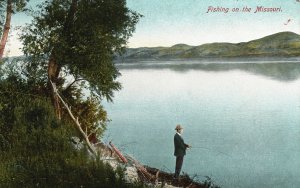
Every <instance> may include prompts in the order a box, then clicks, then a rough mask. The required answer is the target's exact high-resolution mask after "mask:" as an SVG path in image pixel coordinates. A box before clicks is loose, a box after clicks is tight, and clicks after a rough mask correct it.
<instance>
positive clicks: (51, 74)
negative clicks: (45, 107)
mask: <svg viewBox="0 0 300 188" xmlns="http://www.w3.org/2000/svg"><path fill="white" fill-rule="evenodd" d="M53 54H54V52H52V54H51V56H50V59H49V63H48V88H49V89H50V91H51V101H52V104H53V106H54V109H55V114H56V116H57V118H58V119H61V107H60V104H59V99H58V98H57V95H56V94H55V91H54V89H56V87H57V81H58V76H59V72H60V69H61V67H60V66H59V65H58V64H57V62H56V59H55V56H54V55H53ZM50 82H52V83H53V86H54V87H52V85H51V84H50Z"/></svg>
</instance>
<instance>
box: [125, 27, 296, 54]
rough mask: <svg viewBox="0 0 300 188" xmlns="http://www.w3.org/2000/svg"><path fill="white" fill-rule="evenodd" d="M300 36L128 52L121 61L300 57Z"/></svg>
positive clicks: (277, 36)
mask: <svg viewBox="0 0 300 188" xmlns="http://www.w3.org/2000/svg"><path fill="white" fill-rule="evenodd" d="M299 56H300V35H298V34H296V33H293V32H280V33H276V34H273V35H269V36H266V37H263V38H260V39H257V40H252V41H249V42H241V43H209V44H203V45H199V46H189V45H187V44H176V45H174V46H171V47H153V48H151V47H148V48H146V47H144V48H128V49H127V51H126V53H125V54H124V55H123V56H122V57H119V58H122V59H179V58H183V59H185V58H220V57H224V58H226V57H299Z"/></svg>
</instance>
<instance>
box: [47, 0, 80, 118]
mask: <svg viewBox="0 0 300 188" xmlns="http://www.w3.org/2000/svg"><path fill="white" fill-rule="evenodd" d="M76 10H77V0H72V4H71V6H70V9H69V12H68V17H67V19H66V22H65V24H64V28H63V33H62V36H64V37H69V35H70V29H71V27H72V24H73V22H74V17H75V13H76ZM56 51H57V49H56V48H55V47H54V49H53V50H52V53H51V55H50V59H49V62H48V88H49V89H50V91H51V100H52V103H53V106H54V108H55V114H56V116H57V118H58V119H61V114H62V112H61V106H60V102H59V99H58V97H57V95H56V94H55V91H54V90H53V87H52V86H51V84H50V82H52V84H53V85H54V87H55V89H56V87H57V81H58V77H59V73H60V70H61V65H60V64H59V63H58V62H57V58H56V54H55V53H56Z"/></svg>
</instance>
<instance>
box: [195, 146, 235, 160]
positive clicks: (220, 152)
mask: <svg viewBox="0 0 300 188" xmlns="http://www.w3.org/2000/svg"><path fill="white" fill-rule="evenodd" d="M191 148H195V149H205V150H209V151H212V152H216V153H218V154H223V155H226V156H228V157H231V158H232V156H231V155H229V154H228V153H225V152H222V151H218V150H213V149H210V148H207V147H202V146H196V147H194V146H193V147H190V149H191Z"/></svg>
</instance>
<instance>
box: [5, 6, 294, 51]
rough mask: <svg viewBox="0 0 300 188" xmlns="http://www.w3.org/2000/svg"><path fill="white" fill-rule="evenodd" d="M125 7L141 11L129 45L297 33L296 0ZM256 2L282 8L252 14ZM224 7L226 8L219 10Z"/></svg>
mask: <svg viewBox="0 0 300 188" xmlns="http://www.w3.org/2000/svg"><path fill="white" fill-rule="evenodd" d="M40 2H43V0H31V3H30V4H29V6H31V7H35V5H36V4H38V3H40ZM127 6H128V7H129V8H130V9H131V10H134V11H136V12H138V13H140V14H142V15H143V17H142V18H141V19H140V21H139V23H138V24H137V26H136V30H135V32H134V33H133V36H132V37H131V38H130V39H129V42H128V47H131V48H136V47H154V46H172V45H175V44H179V43H184V44H188V45H194V46H196V45H201V44H204V43H212V42H231V43H238V42H246V41H250V40H253V39H257V38H261V37H264V36H267V35H270V34H274V33H277V32H282V31H292V32H295V33H297V34H300V2H299V0H127ZM257 6H263V7H265V8H280V11H278V12H258V13H255V10H256V8H257ZM209 7H210V10H212V11H208V9H209ZM244 7H247V8H251V10H250V12H245V11H243V8H244ZM227 8H228V12H227V13H226V11H225V12H224V11H223V10H224V9H227ZM236 8H238V9H239V11H237V9H236ZM213 9H214V10H213ZM233 9H235V11H234V10H233ZM248 10H249V9H248ZM30 20H31V18H30V17H29V16H27V15H25V14H17V15H15V16H14V17H13V18H12V25H13V26H22V25H24V24H25V23H28V22H30ZM16 33H17V31H16V30H13V31H12V32H11V37H10V39H9V45H8V47H7V48H8V50H7V52H6V55H7V56H15V55H22V52H21V50H20V49H19V48H21V47H22V44H21V42H20V41H19V40H18V37H17V34H16Z"/></svg>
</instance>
